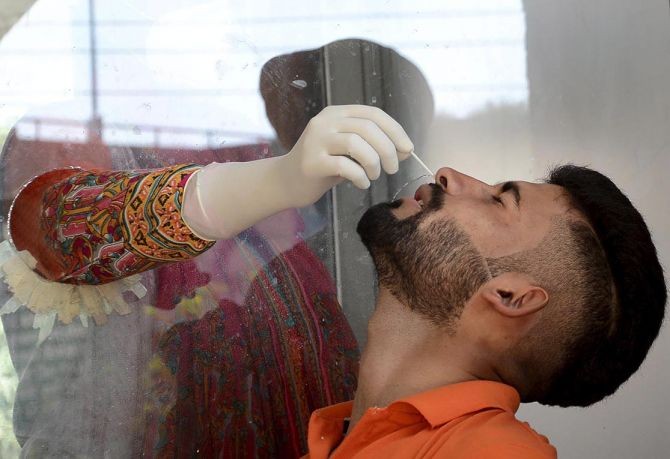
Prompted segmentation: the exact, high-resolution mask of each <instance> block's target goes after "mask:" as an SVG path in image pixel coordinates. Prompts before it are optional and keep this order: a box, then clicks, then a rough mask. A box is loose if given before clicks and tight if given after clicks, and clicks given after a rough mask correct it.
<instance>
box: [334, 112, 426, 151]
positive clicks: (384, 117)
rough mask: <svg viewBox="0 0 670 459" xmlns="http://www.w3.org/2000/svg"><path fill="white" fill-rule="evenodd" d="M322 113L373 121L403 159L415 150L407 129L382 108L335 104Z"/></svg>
mask: <svg viewBox="0 0 670 459" xmlns="http://www.w3.org/2000/svg"><path fill="white" fill-rule="evenodd" d="M324 112H325V113H324ZM322 113H324V114H326V115H330V114H331V113H332V114H333V115H335V116H342V117H345V118H364V119H367V120H370V121H373V122H374V123H375V124H376V125H377V126H379V127H380V128H381V130H382V131H384V133H386V135H387V136H388V137H389V139H391V141H392V142H393V144H394V145H395V148H396V150H397V151H398V157H399V159H400V160H401V161H402V160H404V159H407V158H409V155H410V153H411V152H412V151H413V150H414V144H413V143H412V141H411V140H410V138H409V136H408V135H407V133H406V132H405V129H403V127H402V126H401V125H400V123H398V122H397V121H396V120H394V119H393V118H392V117H391V116H390V115H388V114H387V113H386V112H384V111H383V110H382V109H380V108H377V107H371V106H369V105H333V106H329V107H326V108H325V109H324V110H323V112H322Z"/></svg>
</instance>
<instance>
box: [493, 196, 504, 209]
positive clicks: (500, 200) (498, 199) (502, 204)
mask: <svg viewBox="0 0 670 459" xmlns="http://www.w3.org/2000/svg"><path fill="white" fill-rule="evenodd" d="M491 198H492V199H493V200H494V201H495V202H497V203H498V204H500V205H501V206H503V207H505V203H504V202H503V200H502V198H501V197H500V196H496V195H495V194H494V195H492V196H491Z"/></svg>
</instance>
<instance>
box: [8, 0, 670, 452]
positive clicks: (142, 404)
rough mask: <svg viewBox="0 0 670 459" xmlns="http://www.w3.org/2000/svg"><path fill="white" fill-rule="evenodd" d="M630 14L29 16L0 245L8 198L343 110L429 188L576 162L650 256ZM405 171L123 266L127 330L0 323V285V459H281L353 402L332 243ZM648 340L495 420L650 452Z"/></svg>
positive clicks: (469, 10)
mask: <svg viewBox="0 0 670 459" xmlns="http://www.w3.org/2000/svg"><path fill="white" fill-rule="evenodd" d="M9 2H10V3H12V2H15V3H16V5H17V7H18V6H19V3H21V4H25V3H26V2H19V1H17V0H9ZM638 3H639V2H638ZM638 3H634V2H626V1H624V0H617V1H615V2H605V1H595V2H588V4H587V3H586V2H577V1H567V2H549V1H539V2H524V1H521V0H505V1H500V0H498V1H493V0H477V1H471V0H469V1H465V0H449V1H436V0H416V1H413V2H402V1H390V2H383V3H382V2H356V1H352V0H345V1H339V2H326V1H317V2H307V3H306V2H302V1H296V0H284V1H282V2H274V1H268V0H265V1H262V0H254V1H246V2H233V1H182V0H163V1H161V2H154V1H149V0H140V1H132V2H131V1H122V2H103V1H101V0H67V1H63V0H37V1H36V2H35V4H34V6H33V7H32V8H31V9H30V10H29V11H28V12H27V13H26V14H25V15H24V16H23V17H22V18H21V19H20V20H19V21H18V22H17V23H16V24H14V25H13V26H12V27H11V28H10V29H9V30H8V32H7V33H6V34H5V35H4V36H2V37H0V144H2V145H4V147H3V150H2V156H1V157H0V166H1V167H2V169H0V179H1V184H2V186H1V187H0V191H1V193H2V219H3V224H4V226H5V228H4V238H5V239H7V237H8V235H7V228H6V226H7V225H6V223H7V221H6V220H7V215H8V212H9V206H10V204H11V202H12V200H13V199H14V198H15V197H16V195H17V193H18V192H19V190H20V189H21V187H22V185H23V184H24V183H25V182H26V181H28V180H30V179H31V178H33V177H36V176H38V175H39V174H42V173H44V172H47V171H50V170H52V169H56V168H62V167H66V166H76V167H82V168H86V169H92V168H95V169H105V170H145V169H156V168H161V167H167V166H170V165H175V164H179V163H197V164H207V163H210V162H213V161H219V162H227V161H252V160H256V159H261V158H267V157H272V156H278V155H282V154H285V153H286V152H287V151H289V150H290V149H291V148H292V146H293V145H294V143H295V142H296V140H297V138H298V137H299V135H300V134H301V133H302V131H303V129H304V128H305V126H306V124H307V122H308V120H309V119H310V118H311V117H313V116H314V115H316V114H318V113H319V112H320V111H321V109H322V108H324V107H325V106H327V105H340V104H366V105H374V106H378V107H380V108H382V109H384V110H385V111H386V112H387V113H389V114H390V115H392V116H393V117H394V118H395V119H397V120H398V121H399V122H400V123H401V124H402V125H403V127H404V128H405V130H406V131H407V133H408V134H409V136H410V138H411V139H412V140H413V142H414V144H415V149H416V153H417V155H418V156H419V157H420V158H421V159H422V160H423V161H424V162H425V163H426V164H427V165H428V166H429V168H431V169H432V171H433V172H435V171H436V170H437V169H438V168H440V167H442V166H449V167H453V168H455V169H457V170H459V171H461V172H463V173H465V174H468V175H472V176H474V177H477V178H479V179H480V180H483V181H485V182H488V183H495V182H499V181H502V180H507V179H521V180H535V179H538V178H540V177H543V176H544V175H545V173H546V171H547V169H548V167H549V166H550V165H551V164H554V163H565V162H577V163H588V164H591V165H592V166H593V167H594V168H595V169H597V170H601V171H602V172H604V173H606V174H607V175H609V176H611V177H612V178H613V179H614V180H615V182H616V183H617V184H618V185H619V186H620V187H621V188H622V189H624V191H626V192H627V193H628V194H629V196H630V197H631V199H632V200H633V201H634V203H635V204H636V205H637V206H638V208H639V209H640V210H641V212H642V214H643V215H644V216H645V218H646V219H647V222H648V223H649V225H650V227H651V229H652V232H653V233H654V236H655V238H656V243H657V247H658V249H659V252H660V253H661V255H662V257H664V259H666V260H667V253H668V249H670V247H668V245H669V244H670V242H669V241H668V239H667V237H665V236H664V234H663V229H665V228H666V227H667V224H668V221H667V216H666V215H665V214H664V213H663V212H662V210H660V209H663V208H664V205H665V198H664V197H665V196H666V195H667V193H666V191H668V190H666V189H665V188H664V187H665V186H666V185H665V183H666V182H667V181H664V180H663V174H664V171H665V170H667V167H663V166H668V165H669V164H668V159H667V158H668V156H667V155H666V154H665V152H664V147H665V146H666V145H668V144H669V143H670V139H668V134H667V132H668V130H667V129H666V127H665V124H667V120H668V107H670V100H668V97H670V96H667V94H669V93H668V91H667V90H666V83H665V81H666V79H667V74H668V70H670V69H669V67H670V64H669V63H668V60H667V59H666V58H665V57H667V51H668V49H670V27H669V26H670V24H668V22H669V21H670V19H669V17H668V4H667V3H661V2H657V3H658V4H656V5H651V4H646V5H640V4H638ZM26 7H27V6H26ZM2 14H3V13H2V12H0V18H2ZM1 29H2V28H1V27H0V30H1ZM425 174H426V173H425V171H424V169H423V168H422V167H421V166H420V164H419V163H418V162H417V161H416V160H414V159H408V160H407V161H405V162H404V163H402V165H401V170H400V172H399V173H398V174H396V175H393V176H389V175H386V174H382V177H381V178H380V179H379V180H377V181H375V182H374V183H373V185H372V187H371V188H370V189H369V190H365V191H362V190H359V189H357V188H356V187H354V186H353V185H351V184H350V183H348V182H347V183H343V184H342V185H339V186H338V187H336V188H335V189H334V190H332V191H331V192H329V193H327V194H326V195H325V196H324V197H323V198H322V199H321V200H319V201H318V202H316V203H315V204H314V205H311V206H308V207H305V208H302V209H299V210H289V211H285V212H282V213H280V214H277V215H275V216H273V217H270V218H269V219H267V220H265V221H262V222H260V223H259V224H257V225H255V226H254V227H252V228H250V229H248V230H246V231H244V232H243V233H241V234H240V235H238V236H237V237H236V238H234V239H233V240H229V241H219V242H217V244H216V245H215V246H214V248H213V249H211V250H210V251H208V252H206V253H205V254H203V255H201V256H199V257H197V258H196V259H194V260H192V261H188V262H184V263H180V264H173V265H169V266H164V267H161V268H158V269H154V270H150V271H146V272H145V273H143V274H142V276H141V280H140V284H141V285H142V286H143V287H144V288H146V290H147V293H146V295H144V296H142V297H141V298H137V297H136V296H133V295H132V294H131V293H126V294H125V295H126V297H124V298H125V300H126V301H127V302H128V305H129V308H130V309H129V311H128V312H129V313H124V314H119V313H117V312H111V313H110V314H107V313H105V314H104V318H102V319H100V318H99V319H100V320H96V321H93V320H92V319H91V320H90V322H89V321H88V319H86V318H83V317H82V318H79V317H75V318H74V319H73V320H72V321H71V323H68V324H65V323H62V322H61V321H59V320H58V319H56V318H55V316H53V314H52V315H49V314H47V313H43V314H41V315H37V316H36V315H35V314H34V312H33V311H30V310H29V309H27V308H26V307H20V308H18V309H17V310H15V311H14V310H13V303H7V304H6V305H5V306H3V304H4V303H5V301H9V300H11V298H12V297H13V295H12V292H11V291H10V290H9V288H8V287H7V286H6V285H5V284H2V287H1V288H0V308H3V309H4V312H9V311H11V312H9V313H7V314H4V315H2V321H3V330H1V331H2V332H3V333H4V335H3V337H0V341H1V342H2V346H1V348H0V350H1V352H0V456H1V457H13V456H16V455H17V454H18V452H19V449H20V448H21V447H23V453H24V454H26V455H28V456H30V455H33V454H34V455H36V456H38V457H43V456H49V457H64V456H68V457H69V456H83V457H98V456H105V457H107V456H111V457H135V456H138V455H140V454H146V455H148V456H155V455H176V454H181V453H182V452H184V451H191V452H192V451H195V450H198V452H200V453H201V454H205V455H212V454H214V453H215V452H220V451H221V449H222V448H232V449H231V450H227V451H236V452H238V453H240V455H241V456H244V457H247V456H249V457H253V456H254V455H258V456H261V457H264V456H270V457H291V456H296V455H298V454H300V453H304V452H305V451H306V449H305V448H306V428H307V421H308V418H309V414H310V413H311V412H312V411H313V410H314V409H316V408H320V407H323V406H325V405H329V404H332V403H336V402H340V401H344V400H348V399H351V398H352V397H353V394H354V390H355V388H356V378H357V364H358V357H359V352H360V351H359V350H360V349H362V348H363V347H364V345H365V344H366V341H367V321H368V319H369V317H370V315H371V314H372V312H373V309H374V305H375V300H376V296H377V291H376V287H375V282H376V275H375V270H374V266H373V263H372V261H371V259H370V257H369V256H368V254H367V251H366V250H365V248H364V247H363V245H362V244H361V242H360V240H359V238H358V235H357V234H356V225H357V223H358V221H359V219H360V217H361V215H362V214H363V213H364V212H365V210H366V209H368V208H369V207H370V206H371V205H372V204H376V203H379V202H382V201H390V200H392V199H395V197H396V196H400V197H403V196H413V194H414V192H415V191H416V189H417V188H418V186H419V185H420V184H422V183H427V182H429V181H432V180H433V179H432V177H426V176H425ZM254 185H255V184H250V189H251V190H252V192H253V186H254ZM666 264H667V263H666ZM36 317H37V321H36V320H35V319H36ZM94 322H98V323H94ZM40 326H41V329H40ZM40 333H41V334H40ZM668 339H670V338H668V333H667V330H664V331H663V333H662V336H661V338H660V340H659V343H658V344H657V345H656V347H655V348H654V350H653V351H652V353H651V354H650V357H649V360H648V362H647V363H646V364H645V366H644V367H643V371H642V372H640V374H638V375H637V376H636V377H635V378H634V379H633V380H632V381H631V382H630V383H629V384H628V385H627V386H626V388H625V389H624V390H623V391H622V392H621V393H620V394H618V395H617V396H615V397H614V398H612V399H611V400H610V401H608V402H607V404H602V405H598V406H597V407H595V408H592V409H591V410H589V411H586V412H583V411H578V412H577V411H572V410H557V409H551V408H546V407H539V406H535V405H530V406H525V407H524V408H522V411H521V413H520V416H521V417H522V418H526V419H528V420H530V421H532V422H531V423H532V424H533V426H535V427H536V428H537V429H538V430H539V431H541V432H542V433H545V434H547V435H548V436H549V437H550V438H551V440H552V442H553V443H554V444H555V445H556V446H557V448H558V450H559V451H560V454H561V455H562V456H563V455H565V456H566V457H572V456H575V457H594V458H596V457H603V458H604V457H660V456H662V455H663V454H662V453H660V451H667V450H668V449H670V443H669V442H670V440H669V439H668V437H667V435H665V434H664V432H663V428H662V426H664V425H666V424H667V422H664V419H663V418H662V416H663V415H662V414H661V413H665V412H667V409H670V406H665V408H667V409H665V410H664V409H662V408H663V404H664V403H665V404H666V405H667V404H668V403H670V401H668V398H667V397H665V396H664V394H665V389H664V388H665V387H667V385H668V384H669V383H670V380H669V378H670V376H669V374H670V373H669V372H668V371H667V368H668V363H669V362H668V359H667V357H665V354H667V353H664V352H663V349H664V348H665V347H667V345H668ZM640 394H644V395H640ZM280 395H281V397H280ZM622 412H625V413H626V416H622V415H621V413H622ZM631 425H632V426H640V427H639V428H637V427H636V428H635V429H634V434H631V432H630V426H631ZM594 432H597V433H598V435H600V433H601V432H604V433H603V435H605V434H607V442H602V441H597V440H595V439H597V438H598V435H593V433H594ZM631 438H634V439H635V440H632V439H631ZM596 445H597V446H596Z"/></svg>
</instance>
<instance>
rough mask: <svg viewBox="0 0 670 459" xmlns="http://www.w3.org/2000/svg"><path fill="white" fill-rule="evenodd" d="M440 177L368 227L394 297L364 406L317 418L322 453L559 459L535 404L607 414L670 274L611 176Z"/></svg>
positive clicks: (369, 353)
mask: <svg viewBox="0 0 670 459" xmlns="http://www.w3.org/2000/svg"><path fill="white" fill-rule="evenodd" d="M435 179H436V180H435V181H436V183H434V184H430V185H422V186H421V187H420V188H419V189H418V190H417V192H416V194H415V196H414V199H403V200H400V201H396V202H392V203H382V204H378V205H375V206H373V207H372V208H370V209H369V210H368V211H367V212H366V213H365V214H364V215H363V217H362V218H361V220H360V222H359V225H358V233H359V235H360V237H361V239H362V241H363V243H364V244H365V245H366V247H367V248H368V250H369V252H370V254H371V255H372V258H373V260H374V263H375V266H376V269H377V273H378V283H379V295H378V299H377V304H376V308H375V311H374V314H373V316H372V318H371V319H370V321H369V324H368V342H367V345H366V348H365V350H364V351H363V355H362V359H361V364H360V371H359V381H358V389H357V392H356V396H355V399H354V401H353V402H349V403H343V404H339V405H335V406H331V407H328V408H324V409H321V410H317V411H316V412H315V413H314V414H313V415H312V418H311V421H310V434H309V455H308V457H311V458H322V457H331V458H339V457H342V458H345V457H346V458H349V457H449V458H549V457H555V456H556V450H555V449H554V448H553V447H552V446H551V445H550V444H549V442H548V440H547V439H546V438H545V437H543V436H541V435H539V434H537V433H536V432H534V431H533V430H532V429H531V428H530V427H529V426H528V424H526V423H522V422H520V421H518V420H517V419H516V418H515V416H514V413H515V411H516V410H517V408H518V406H519V403H520V401H523V402H532V401H538V402H540V403H545V404H550V405H559V406H587V405H590V404H593V403H595V402H597V401H599V400H601V399H603V398H604V397H606V396H608V395H610V394H612V393H613V392H614V391H615V390H616V389H617V388H618V387H619V385H620V384H622V383H623V382H624V381H625V380H627V379H628V378H629V377H630V376H631V374H632V373H634V372H635V371H636V370H637V369H638V367H639V366H640V364H641V363H642V361H643V360H644V358H645V356H646V354H647V351H648V350H649V347H650V346H651V344H652V342H653V341H654V339H655V338H656V336H657V334H658V331H659V328H660V325H661V322H662V319H663V315H664V308H665V302H666V286H665V281H664V277H663V271H662V268H661V266H660V264H659V261H658V258H657V254H656V250H655V247H654V245H653V242H652V240H651V237H650V234H649V231H648V230H647V227H646V225H645V223H644V221H643V219H642V217H641V216H640V214H639V213H638V212H637V211H636V210H635V208H634V207H633V205H632V204H631V202H630V201H629V200H628V199H627V198H626V197H625V196H624V195H623V194H622V193H621V191H620V190H619V189H618V188H617V187H616V186H615V185H614V184H613V183H612V182H611V181H610V180H609V179H608V178H607V177H605V176H604V175H602V174H600V173H598V172H595V171H593V170H590V169H587V168H583V167H577V166H571V165H568V166H562V167H559V168H556V169H554V171H553V172H552V173H551V174H550V176H549V179H548V180H547V182H546V183H527V182H506V183H503V184H499V185H495V186H489V185H487V184H485V183H482V182H480V181H478V180H476V179H474V178H472V177H469V176H466V175H464V174H461V173H459V172H457V171H455V170H453V169H450V168H442V169H440V170H439V171H438V172H437V174H436V177H435Z"/></svg>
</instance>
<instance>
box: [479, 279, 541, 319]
mask: <svg viewBox="0 0 670 459" xmlns="http://www.w3.org/2000/svg"><path fill="white" fill-rule="evenodd" d="M482 297H483V299H484V300H485V301H486V302H487V303H488V304H489V305H490V306H491V307H492V308H493V309H495V311H497V312H498V313H500V314H502V315H503V316H506V317H509V318H515V317H522V316H526V315H528V314H533V313H535V312H538V311H540V310H541V309H542V308H544V307H545V306H546V305H547V303H548V302H549V294H548V293H547V291H546V290H545V289H543V288H542V287H540V286H538V285H537V283H536V282H535V281H534V280H533V278H531V277H530V276H528V275H526V274H521V273H514V272H511V273H504V274H501V275H499V276H496V277H494V278H493V279H491V280H490V281H488V282H487V283H486V285H485V286H483V291H482Z"/></svg>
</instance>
